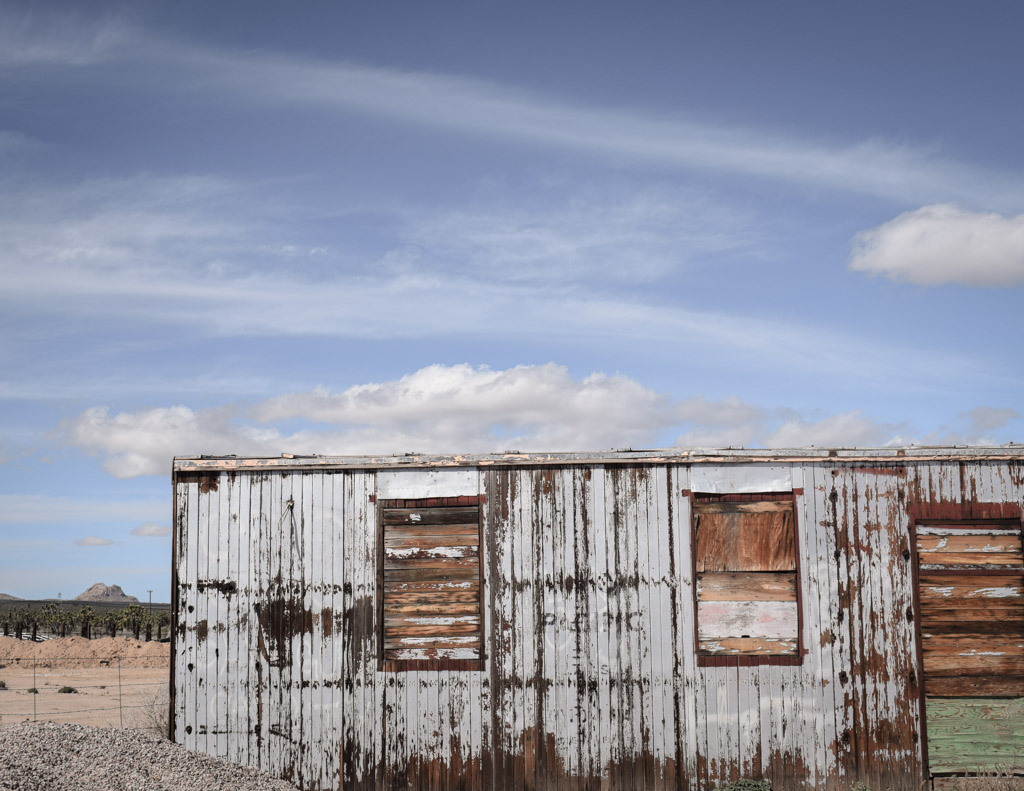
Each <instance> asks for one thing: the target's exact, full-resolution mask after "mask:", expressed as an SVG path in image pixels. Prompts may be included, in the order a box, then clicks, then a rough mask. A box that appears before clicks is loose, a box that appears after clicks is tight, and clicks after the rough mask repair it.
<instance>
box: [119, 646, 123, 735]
mask: <svg viewBox="0 0 1024 791" xmlns="http://www.w3.org/2000/svg"><path fill="white" fill-rule="evenodd" d="M117 713H118V714H119V715H120V717H121V729H122V730H124V703H123V702H122V697H121V657H118V658H117Z"/></svg>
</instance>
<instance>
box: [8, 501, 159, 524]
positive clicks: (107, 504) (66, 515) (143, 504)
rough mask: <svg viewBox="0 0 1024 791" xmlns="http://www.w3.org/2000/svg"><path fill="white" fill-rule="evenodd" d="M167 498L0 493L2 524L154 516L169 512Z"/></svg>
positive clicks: (117, 519) (82, 521) (89, 520)
mask: <svg viewBox="0 0 1024 791" xmlns="http://www.w3.org/2000/svg"><path fill="white" fill-rule="evenodd" d="M167 509H168V504H167V501H165V500H124V501H120V502H118V501H113V502H111V501H109V500H100V501H94V500H81V499H75V498H71V497H51V496H48V495H41V494H0V524H6V525H25V524H30V525H60V524H72V523H73V524H93V523H109V522H113V521H129V520H140V519H151V520H153V521H156V520H158V519H161V518H163V517H166V515H167Z"/></svg>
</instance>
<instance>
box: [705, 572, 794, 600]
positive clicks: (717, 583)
mask: <svg viewBox="0 0 1024 791" xmlns="http://www.w3.org/2000/svg"><path fill="white" fill-rule="evenodd" d="M697 598H698V600H700V601H793V602H795V601H796V573H795V572H792V571H777V572H759V573H746V572H729V571H718V572H714V571H708V572H704V573H702V574H698V575H697Z"/></svg>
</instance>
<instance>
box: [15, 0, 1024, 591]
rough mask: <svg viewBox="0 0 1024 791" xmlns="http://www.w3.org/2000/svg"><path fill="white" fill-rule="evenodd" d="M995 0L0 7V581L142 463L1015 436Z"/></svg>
mask: <svg viewBox="0 0 1024 791" xmlns="http://www.w3.org/2000/svg"><path fill="white" fill-rule="evenodd" d="M1022 25H1024V6H1021V4H1020V3H1017V2H1009V1H1008V2H987V1H986V0H980V1H979V2H975V3H970V4H966V3H954V2H926V3H925V2H901V3H889V2H885V3H882V2H870V1H867V2H860V3H851V4H842V5H840V4H834V3H828V4H825V3H818V2H778V3H770V4H765V3H757V2H746V1H745V0H739V1H737V2H730V3H693V4H689V3H678V4H669V3H654V2H634V3H621V2H620V3H606V2H593V1H592V0H590V1H588V2H568V1H566V2H559V3H550V2H543V3H542V2H532V0H517V2H515V3H511V2H494V1H493V0H476V1H475V2H442V1H440V0H439V1H438V2H431V3H422V2H397V1H396V2H390V1H389V2H379V3H326V2H324V3H318V2H309V3H303V4H301V5H298V6H297V5H294V4H293V5H287V4H281V3H272V2H258V1H255V2H254V1H249V2H246V3H239V2H222V3H208V2H198V1H196V0H179V1H178V2H174V3H161V2H152V1H149V0H133V2H130V3H117V2H102V0H99V1H96V2H90V3H80V2H67V3H62V2H49V1H48V2H45V3H41V2H6V1H5V0H0V276H2V280H0V328H2V329H0V591H2V592H4V593H9V594H13V595H17V596H21V597H26V598H42V597H49V596H56V595H57V594H58V593H60V594H61V595H62V596H63V597H64V598H70V597H73V596H75V595H77V594H78V593H80V592H82V591H83V590H85V589H86V588H87V587H88V586H89V585H91V584H92V583H94V582H100V581H102V582H106V583H107V584H119V585H121V586H122V587H123V588H124V589H125V590H126V592H128V593H129V594H132V595H135V596H138V597H139V598H140V599H142V600H146V598H147V597H148V593H147V591H149V590H152V591H153V600H154V601H168V600H169V598H170V589H169V588H170V560H171V557H170V553H171V546H170V522H171V487H170V469H171V459H172V457H173V456H174V455H194V454H201V453H205V454H231V453H235V454H239V455H279V454H280V453H282V452H290V453H323V454H354V455H360V454H365V453H374V454H378V453H384V454H386V453H406V452H421V453H429V452H439V453H440V452H486V451H501V450H506V449H517V450H523V451H527V450H536V451H559V450H603V449H609V448H612V449H614V448H627V447H628V448H634V449H639V448H654V447H672V446H687V447H727V446H733V447H740V446H747V447H804V446H818V447H823V446H828V447H839V446H885V445H909V444H918V445H934V444H947V445H948V444H956V445H964V444H973V445H993V444H1003V443H1007V442H1012V441H1018V442H1020V441H1024V399H1022V395H1024V369H1022V365H1021V363H1022V361H1024V353H1022V351H1021V349H1022V337H1024V336H1022V333H1021V332H1020V331H1019V330H1016V329H1015V327H1016V321H1014V316H1015V315H1016V314H1017V313H1018V311H1019V310H1020V302H1021V297H1022V296H1024V148H1022V146H1021V145H1020V140H1021V135H1022V129H1024V103H1022V102H1021V101H1020V86H1021V84H1022V82H1024V56H1022V55H1021V52H1020V42H1019V36H1020V30H1021V29H1022Z"/></svg>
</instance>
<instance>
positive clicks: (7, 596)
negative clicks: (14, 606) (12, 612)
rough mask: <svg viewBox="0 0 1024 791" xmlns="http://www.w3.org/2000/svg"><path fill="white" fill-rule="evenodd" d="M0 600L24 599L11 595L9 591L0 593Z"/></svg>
mask: <svg viewBox="0 0 1024 791" xmlns="http://www.w3.org/2000/svg"><path fill="white" fill-rule="evenodd" d="M0 601H25V600H24V599H20V598H18V597H17V596H11V595H10V594H9V593H0Z"/></svg>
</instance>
